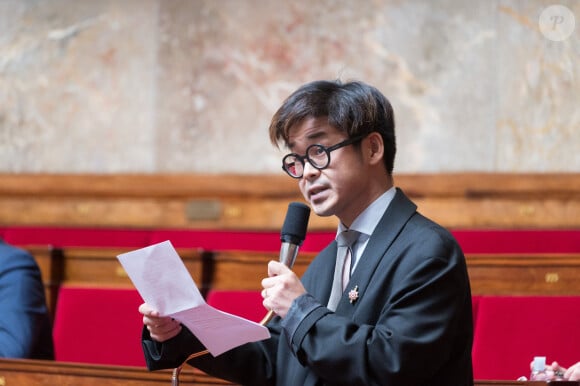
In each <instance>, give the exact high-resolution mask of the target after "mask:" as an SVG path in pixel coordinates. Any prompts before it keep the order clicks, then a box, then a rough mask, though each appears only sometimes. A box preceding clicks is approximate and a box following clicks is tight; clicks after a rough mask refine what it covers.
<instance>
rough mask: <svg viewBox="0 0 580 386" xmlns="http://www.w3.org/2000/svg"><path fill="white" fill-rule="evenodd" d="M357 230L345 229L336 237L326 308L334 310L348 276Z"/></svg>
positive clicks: (357, 234)
mask: <svg viewBox="0 0 580 386" xmlns="http://www.w3.org/2000/svg"><path fill="white" fill-rule="evenodd" d="M359 235H360V233H359V232H357V231H354V230H350V229H349V230H347V231H344V232H341V233H340V234H339V235H338V237H337V238H336V242H337V243H338V251H337V253H336V263H335V266H334V279H333V280H332V291H331V292H330V298H329V299H328V305H327V307H328V309H330V310H331V311H334V310H336V306H337V305H338V302H339V301H340V298H341V297H342V293H343V292H344V288H345V287H346V284H347V282H348V278H349V277H350V266H351V262H350V261H351V259H352V246H353V245H354V243H356V241H357V239H358V236H359Z"/></svg>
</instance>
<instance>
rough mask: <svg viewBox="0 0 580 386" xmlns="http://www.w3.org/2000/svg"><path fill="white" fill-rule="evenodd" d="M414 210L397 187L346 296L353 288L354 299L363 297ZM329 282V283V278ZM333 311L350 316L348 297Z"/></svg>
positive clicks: (412, 205) (347, 289) (351, 305)
mask: <svg viewBox="0 0 580 386" xmlns="http://www.w3.org/2000/svg"><path fill="white" fill-rule="evenodd" d="M416 210H417V206H416V205H415V204H413V202H411V200H409V199H408V198H407V196H405V194H404V193H403V192H402V191H401V190H400V189H399V188H397V193H396V194H395V197H394V198H393V201H392V202H391V204H390V205H389V207H388V209H387V210H386V212H385V214H384V215H383V217H382V218H381V220H380V221H379V223H378V224H377V227H376V228H375V230H374V232H373V234H372V235H371V238H370V239H369V242H368V244H367V246H366V248H365V251H364V252H363V254H362V256H361V257H360V259H361V260H360V262H359V263H358V265H357V268H356V270H355V271H354V273H353V275H352V277H351V278H350V281H349V283H348V286H347V288H346V292H347V293H348V292H349V291H351V290H353V289H354V287H355V286H357V287H358V288H357V291H358V298H359V299H360V298H362V297H363V296H364V292H365V290H366V288H367V286H368V285H369V282H370V280H371V278H372V277H373V273H374V272H375V270H376V269H377V266H378V264H379V263H380V261H381V260H382V259H383V258H385V256H386V255H387V252H388V249H389V247H390V246H391V244H392V243H393V241H394V240H395V239H396V238H397V236H398V235H399V233H400V232H401V230H402V229H403V227H404V226H405V224H406V223H407V221H408V220H409V219H410V218H411V216H413V214H415V212H416ZM335 244H336V243H335ZM334 249H335V251H336V245H335V246H334ZM335 253H336V252H335ZM330 282H332V276H331V278H330ZM331 286H332V284H331ZM325 287H326V286H325ZM329 295H330V292H329V293H328V294H327V298H328V296H329ZM336 311H337V312H341V313H345V312H346V313H350V312H353V311H354V307H353V304H351V303H350V302H349V300H348V296H344V295H343V297H342V299H341V301H340V302H339V303H338V306H337V309H336Z"/></svg>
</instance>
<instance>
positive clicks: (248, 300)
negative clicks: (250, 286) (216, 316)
mask: <svg viewBox="0 0 580 386" xmlns="http://www.w3.org/2000/svg"><path fill="white" fill-rule="evenodd" d="M206 301H207V304H209V305H210V306H212V307H214V308H217V309H218V310H220V311H225V312H227V313H230V314H233V315H237V316H241V317H243V318H245V319H248V320H252V321H254V322H260V321H261V320H262V319H263V318H264V316H266V313H267V311H266V309H265V308H264V306H263V305H262V295H261V294H260V291H219V290H212V291H209V292H208V294H207V300H206Z"/></svg>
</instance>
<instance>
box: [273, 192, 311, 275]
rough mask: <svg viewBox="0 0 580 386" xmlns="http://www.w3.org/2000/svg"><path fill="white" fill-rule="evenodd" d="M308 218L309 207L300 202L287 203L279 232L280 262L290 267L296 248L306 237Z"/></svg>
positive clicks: (296, 251)
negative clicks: (280, 242)
mask: <svg viewBox="0 0 580 386" xmlns="http://www.w3.org/2000/svg"><path fill="white" fill-rule="evenodd" d="M309 218H310V208H309V207H308V206H307V205H305V204H303V203H301V202H291V203H290V204H289V205H288V211H287V212H286V219H285V220H284V225H282V231H281V232H280V240H281V241H282V246H281V247H280V262H281V263H283V264H284V265H286V266H287V267H289V268H292V266H293V265H294V262H295V261H296V255H297V254H298V249H299V248H300V246H301V245H302V243H303V242H304V239H305V238H306V228H307V227H308V219H309Z"/></svg>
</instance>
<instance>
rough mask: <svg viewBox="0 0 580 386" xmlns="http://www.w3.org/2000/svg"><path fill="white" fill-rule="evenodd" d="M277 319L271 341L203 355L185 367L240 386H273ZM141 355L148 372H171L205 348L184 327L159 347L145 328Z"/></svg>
mask: <svg viewBox="0 0 580 386" xmlns="http://www.w3.org/2000/svg"><path fill="white" fill-rule="evenodd" d="M277 319H278V318H274V320H273V321H272V322H270V324H271V325H272V326H270V327H269V330H270V334H271V337H270V339H267V340H264V341H261V342H253V343H247V344H245V345H242V346H239V347H236V348H234V349H232V350H230V351H227V352H225V353H223V354H221V355H219V356H217V357H213V356H212V355H211V354H206V355H202V356H200V357H197V358H195V359H192V360H189V361H188V362H187V363H188V364H189V365H191V366H194V367H196V368H198V369H200V370H202V371H204V372H206V373H208V374H210V375H213V376H216V377H219V378H223V379H226V380H228V381H231V382H235V383H237V384H242V385H253V386H259V385H274V384H275V374H276V371H275V367H276V365H275V363H276V347H277V344H276V343H275V342H277V340H278V335H279V334H278V332H277V331H278V329H277V328H275V327H273V326H277V325H278V320H277ZM142 345H143V352H144V354H145V361H146V364H147V368H148V369H149V370H160V369H171V368H175V367H178V366H180V365H181V364H183V362H184V361H185V360H186V359H187V357H188V356H189V355H190V354H192V353H195V352H200V351H203V350H204V349H205V348H204V347H203V345H202V344H201V343H200V342H199V340H198V339H197V338H196V337H195V336H194V335H193V334H192V333H191V332H190V331H189V330H188V329H187V328H185V327H183V329H182V330H181V332H180V333H179V334H178V335H177V336H175V337H174V338H172V339H170V340H168V341H166V342H164V343H158V342H155V341H153V340H152V339H151V337H150V335H149V332H148V330H147V329H146V328H144V329H143V333H142Z"/></svg>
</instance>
